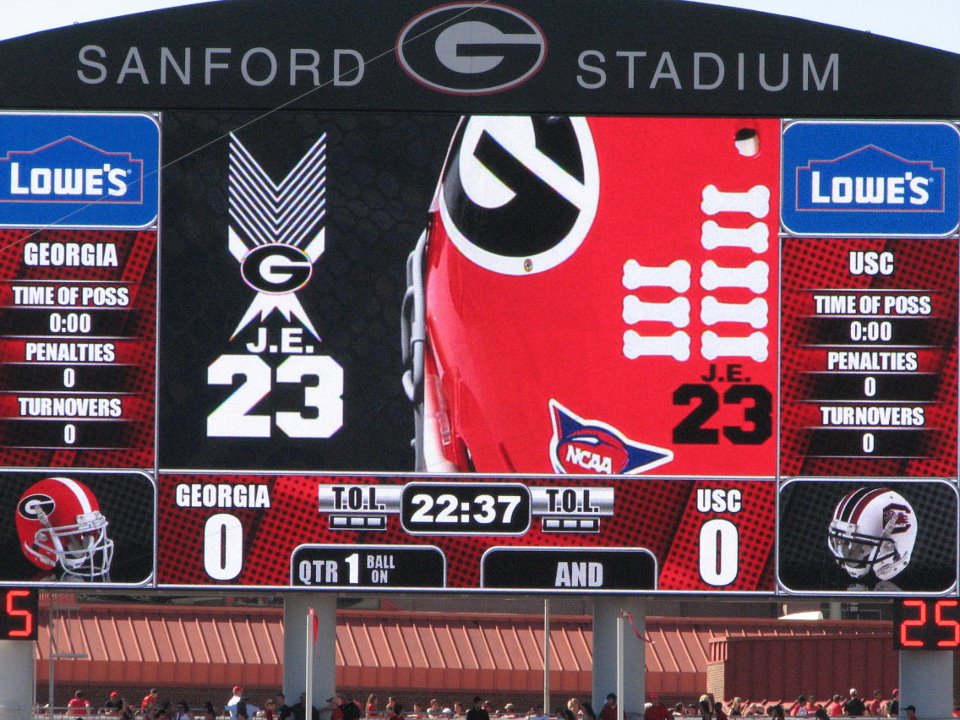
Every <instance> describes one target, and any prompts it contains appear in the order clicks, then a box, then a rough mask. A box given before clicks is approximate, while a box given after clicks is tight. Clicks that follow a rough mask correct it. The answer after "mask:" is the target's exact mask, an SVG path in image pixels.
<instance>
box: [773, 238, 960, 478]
mask: <svg viewBox="0 0 960 720" xmlns="http://www.w3.org/2000/svg"><path fill="white" fill-rule="evenodd" d="M858 252H874V253H880V252H888V253H892V256H893V261H894V270H893V272H892V274H889V275H883V274H877V275H868V274H860V275H854V274H852V273H851V269H850V268H851V265H850V263H851V255H852V254H854V253H858ZM782 266H783V270H782V280H783V285H782V293H781V295H782V297H781V352H780V363H781V367H780V373H781V437H780V444H781V460H780V473H781V474H782V475H785V476H787V475H814V476H868V477H880V476H906V477H954V476H956V474H957V452H956V434H957V272H958V248H957V241H956V240H880V239H857V240H852V239H843V240H839V239H838V240H824V239H794V238H788V239H785V240H783V242H782ZM815 295H821V296H831V297H852V298H854V302H855V304H856V307H857V315H858V316H857V317H850V318H843V319H832V320H831V319H828V318H826V317H825V315H826V314H825V313H821V314H820V316H817V313H816V304H815V300H814V296H815ZM871 296H873V297H879V298H881V299H882V301H883V302H885V299H886V298H889V297H894V296H897V297H901V298H903V299H904V300H905V301H906V302H910V303H914V308H915V309H914V311H909V312H908V313H902V312H901V313H897V312H895V311H891V312H889V313H884V312H883V311H881V312H878V313H875V314H868V315H861V314H860V303H861V302H869V300H864V298H869V297H871ZM924 298H928V299H929V304H930V311H929V312H924V311H923V310H919V311H917V310H916V307H917V304H918V303H920V302H921V301H922V302H927V301H926V300H923V299H924ZM914 313H915V314H914ZM886 320H889V321H890V323H891V326H892V327H893V332H894V333H904V331H906V332H907V335H908V336H906V339H905V341H904V342H903V343H900V342H899V341H898V340H896V339H894V340H892V341H889V342H884V341H882V340H879V341H876V342H860V343H854V342H852V341H851V340H850V337H851V336H850V334H849V333H851V332H853V329H851V324H853V323H860V328H861V329H863V328H866V324H867V323H869V322H871V321H878V322H880V323H882V322H883V321H886ZM830 323H833V324H834V325H833V329H832V330H830V329H829V325H830ZM908 325H911V326H912V329H910V328H908V327H907V326H908ZM841 331H842V332H845V333H847V336H846V338H844V337H842V336H841V335H840V332H841ZM901 337H904V335H901ZM841 343H844V344H842V345H841ZM831 344H832V346H831V347H826V346H827V345H831ZM830 351H839V352H842V353H844V355H848V354H850V355H858V356H861V355H863V354H868V353H889V354H894V355H897V356H899V357H901V358H903V357H907V356H908V355H909V356H910V357H911V358H912V357H915V358H916V360H915V362H916V368H915V369H910V370H904V371H902V375H903V377H904V380H905V381H914V380H919V377H912V376H920V375H923V374H929V377H928V378H927V379H926V382H928V384H929V385H930V388H931V389H929V390H928V393H927V394H926V395H925V396H924V397H923V399H922V400H921V399H919V396H918V399H916V400H912V399H911V398H909V397H904V398H901V399H900V400H899V401H897V402H892V401H889V400H887V401H876V402H873V401H871V400H870V397H869V396H868V395H867V394H866V393H863V394H862V395H861V396H860V397H856V396H851V395H850V394H849V393H848V394H847V395H846V396H845V398H844V399H820V400H817V399H816V395H815V386H816V384H817V383H818V382H826V381H829V380H830V379H831V378H836V377H839V375H840V374H839V373H836V372H832V373H831V371H836V370H838V369H840V368H838V367H831V363H830V360H829V352H830ZM912 362H913V361H912V360H911V363H912ZM834 365H836V363H834ZM870 374H871V373H870V372H868V371H865V374H864V376H866V375H870ZM883 375H884V373H880V372H878V373H876V376H877V377H880V376H883ZM858 377H860V376H858ZM821 397H822V396H821ZM851 397H853V400H851V399H850V398H851ZM868 405H876V406H879V407H884V408H891V407H893V408H922V410H921V411H920V412H922V416H923V421H922V424H914V425H909V426H902V430H903V431H904V432H915V431H918V430H919V431H920V432H919V433H917V434H918V435H919V439H918V440H917V442H916V443H915V444H911V446H910V447H909V449H908V450H909V452H908V453H905V454H909V455H913V456H914V457H894V458H891V457H886V458H883V457H875V458H871V457H869V455H868V454H866V453H864V454H862V455H861V456H860V457H856V456H846V457H822V456H819V457H818V456H814V455H815V454H817V453H815V451H813V450H812V449H811V444H812V443H813V435H814V432H815V431H816V430H819V429H823V428H824V427H825V426H824V424H823V413H822V411H821V408H822V407H825V406H831V407H838V406H839V407H855V406H856V407H864V406H868ZM832 427H842V426H836V425H834V426H832ZM869 429H870V428H866V429H865V430H864V432H867V431H868V430H869ZM851 455H852V454H851Z"/></svg>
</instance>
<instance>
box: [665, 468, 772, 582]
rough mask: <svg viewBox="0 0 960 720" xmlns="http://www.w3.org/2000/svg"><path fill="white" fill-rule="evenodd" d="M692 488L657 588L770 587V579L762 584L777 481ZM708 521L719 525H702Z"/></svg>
mask: <svg viewBox="0 0 960 720" xmlns="http://www.w3.org/2000/svg"><path fill="white" fill-rule="evenodd" d="M694 487H695V490H694V492H693V493H691V495H690V498H689V499H688V501H687V505H686V507H684V508H683V511H682V513H680V514H679V516H678V517H679V518H680V525H679V528H678V529H677V532H676V533H675V535H674V538H673V544H672V546H671V547H670V552H669V553H668V555H667V559H666V563H665V564H664V567H663V569H662V570H661V572H660V587H662V588H664V589H666V588H674V587H676V588H681V589H684V590H718V589H723V590H769V589H771V588H772V583H771V582H770V580H769V579H768V580H766V584H765V583H764V580H763V578H764V577H767V578H769V577H770V575H771V574H770V567H771V566H772V562H771V561H772V556H771V553H770V550H771V548H772V547H773V540H774V531H775V525H776V524H775V522H774V504H775V502H776V499H775V498H776V490H777V488H776V483H775V482H774V481H772V480H770V481H760V480H755V481H746V480H744V481H731V480H700V481H698V482H696V483H694ZM704 508H709V509H704ZM715 508H716V509H715ZM710 521H719V522H712V523H711V524H710V525H707V526H706V527H705V524H706V523H708V522H710ZM733 564H735V567H736V570H735V571H734V570H732V569H731V567H732V565H733ZM691 583H692V585H691Z"/></svg>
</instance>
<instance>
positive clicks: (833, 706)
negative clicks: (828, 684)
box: [826, 695, 843, 717]
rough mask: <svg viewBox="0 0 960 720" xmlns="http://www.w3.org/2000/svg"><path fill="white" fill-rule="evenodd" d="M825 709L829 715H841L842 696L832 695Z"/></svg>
mask: <svg viewBox="0 0 960 720" xmlns="http://www.w3.org/2000/svg"><path fill="white" fill-rule="evenodd" d="M826 711H827V715H829V716H830V717H840V716H841V715H843V696H842V695H834V696H833V700H831V701H830V702H828V703H827V707H826Z"/></svg>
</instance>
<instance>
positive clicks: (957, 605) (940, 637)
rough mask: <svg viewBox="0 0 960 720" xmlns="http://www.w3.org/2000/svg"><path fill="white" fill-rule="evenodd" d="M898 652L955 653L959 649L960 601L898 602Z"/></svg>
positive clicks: (895, 617)
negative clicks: (936, 651) (935, 651)
mask: <svg viewBox="0 0 960 720" xmlns="http://www.w3.org/2000/svg"><path fill="white" fill-rule="evenodd" d="M893 647H894V649H896V650H951V651H952V650H956V649H957V648H958V647H960V601H957V600H956V599H950V598H910V599H898V600H896V601H894V604H893Z"/></svg>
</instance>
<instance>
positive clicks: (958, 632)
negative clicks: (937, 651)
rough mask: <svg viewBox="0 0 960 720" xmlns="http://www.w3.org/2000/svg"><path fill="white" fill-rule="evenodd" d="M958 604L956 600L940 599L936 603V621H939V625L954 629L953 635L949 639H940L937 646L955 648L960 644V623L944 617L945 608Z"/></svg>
mask: <svg viewBox="0 0 960 720" xmlns="http://www.w3.org/2000/svg"><path fill="white" fill-rule="evenodd" d="M956 606H957V601H956V600H938V601H937V604H936V609H935V610H934V611H933V619H934V622H936V623H937V626H938V627H943V628H951V629H952V630H953V637H952V638H950V639H949V640H938V641H937V647H942V648H955V647H957V645H960V623H958V622H957V621H956V620H951V619H950V618H944V617H943V612H942V611H943V608H945V607H947V608H954V607H956Z"/></svg>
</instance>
